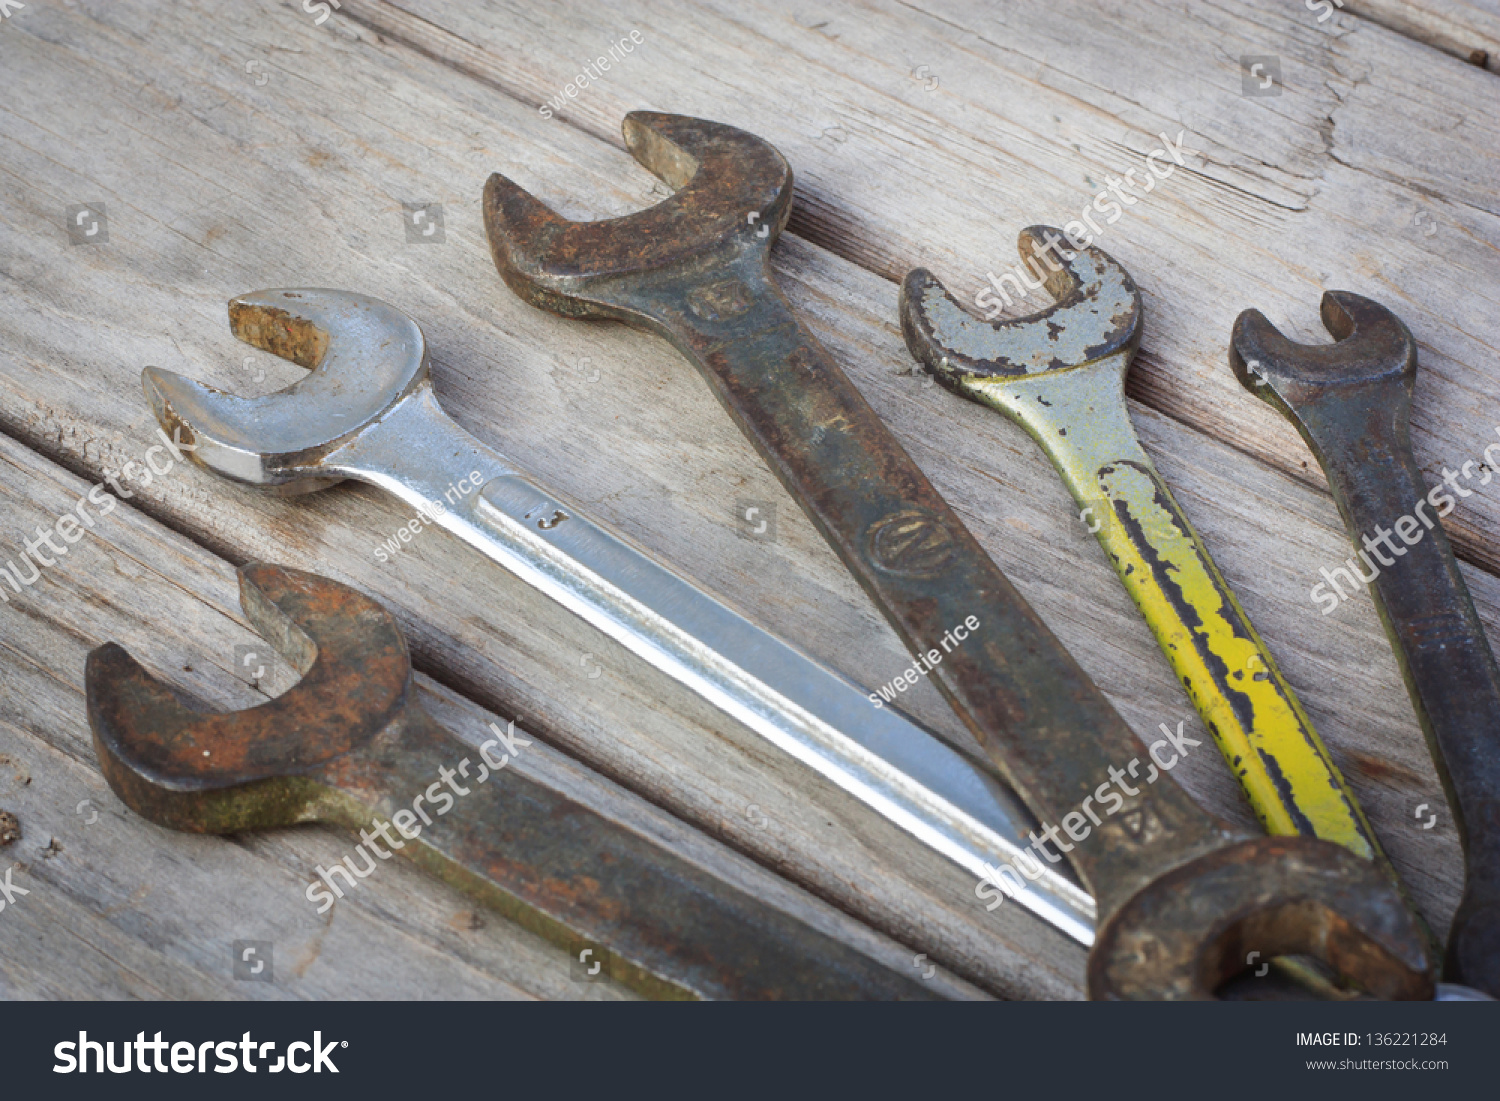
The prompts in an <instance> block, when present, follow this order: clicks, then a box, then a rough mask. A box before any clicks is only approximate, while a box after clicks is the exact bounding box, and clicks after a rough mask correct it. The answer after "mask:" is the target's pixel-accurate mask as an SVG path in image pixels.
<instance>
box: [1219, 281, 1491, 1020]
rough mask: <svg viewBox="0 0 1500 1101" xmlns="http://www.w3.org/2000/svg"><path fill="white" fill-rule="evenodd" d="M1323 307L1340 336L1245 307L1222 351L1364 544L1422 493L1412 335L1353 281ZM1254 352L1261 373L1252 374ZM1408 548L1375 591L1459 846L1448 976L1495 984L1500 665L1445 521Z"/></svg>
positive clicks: (1424, 493)
mask: <svg viewBox="0 0 1500 1101" xmlns="http://www.w3.org/2000/svg"><path fill="white" fill-rule="evenodd" d="M1322 318H1323V326H1324V328H1326V329H1327V330H1328V331H1329V333H1331V334H1332V335H1333V338H1334V340H1335V343H1333V344H1327V345H1316V346H1314V345H1306V344H1295V343H1293V342H1292V341H1290V340H1288V339H1287V338H1286V337H1285V336H1283V335H1282V334H1281V333H1280V332H1279V331H1278V330H1277V329H1276V328H1275V327H1274V326H1273V325H1272V324H1271V323H1270V322H1269V321H1267V320H1266V318H1265V315H1263V314H1262V313H1260V312H1259V311H1258V310H1246V311H1245V312H1244V313H1242V314H1240V316H1239V318H1238V319H1237V320H1236V321H1235V323H1234V333H1233V336H1232V337H1231V340H1230V349H1229V362H1230V365H1231V367H1232V368H1233V369H1234V372H1235V374H1236V376H1237V377H1238V378H1239V379H1240V381H1241V382H1242V383H1243V384H1244V385H1245V386H1246V387H1247V388H1248V389H1249V390H1250V392H1251V393H1253V394H1256V395H1257V396H1259V397H1260V398H1261V400H1263V401H1265V402H1267V403H1268V404H1269V405H1271V406H1272V407H1273V408H1274V409H1276V410H1278V411H1279V412H1281V413H1282V415H1284V416H1285V417H1287V418H1288V419H1289V420H1290V421H1291V422H1292V423H1293V424H1294V425H1296V426H1297V430H1298V431H1299V432H1300V433H1301V434H1302V438H1303V439H1304V440H1306V441H1307V445H1308V446H1309V447H1310V448H1311V449H1312V452H1313V454H1314V455H1315V456H1317V459H1318V463H1319V464H1320V465H1321V466H1322V468H1323V473H1324V474H1325V475H1326V476H1327V477H1328V485H1329V488H1330V489H1331V490H1332V491H1333V499H1334V502H1335V503H1336V504H1337V505H1338V509H1339V515H1340V516H1342V517H1343V520H1344V527H1345V528H1346V529H1347V530H1348V532H1349V537H1350V538H1351V539H1352V540H1353V541H1354V544H1355V547H1356V548H1358V547H1359V542H1360V536H1361V535H1362V534H1363V533H1366V532H1371V531H1376V530H1377V529H1378V528H1381V527H1384V526H1385V525H1387V524H1389V523H1391V522H1392V521H1393V520H1394V519H1395V518H1396V517H1399V516H1403V515H1405V514H1406V513H1407V512H1408V511H1409V510H1410V509H1411V508H1412V506H1413V503H1414V502H1417V501H1421V500H1423V499H1425V498H1426V497H1427V494H1428V486H1427V483H1426V480H1425V479H1424V478H1423V476H1422V471H1421V468H1420V467H1418V466H1417V461H1416V459H1415V458H1414V457H1413V455H1412V450H1411V400H1412V390H1413V388H1414V386H1415V384H1416V377H1417V345H1416V341H1414V340H1413V339H1412V336H1411V333H1410V332H1408V331H1407V328H1406V326H1405V325H1404V324H1402V322H1401V319H1400V318H1398V317H1397V316H1396V315H1395V314H1394V313H1392V312H1391V311H1390V310H1388V309H1386V308H1385V307H1384V306H1382V305H1381V304H1380V303H1378V302H1375V301H1372V300H1371V299H1368V298H1364V297H1362V296H1360V295H1357V294H1351V293H1349V292H1348V291H1329V292H1328V293H1327V294H1325V295H1323V302H1322ZM1252 362H1258V364H1259V368H1258V371H1257V372H1256V374H1257V375H1258V376H1259V377H1260V378H1263V379H1264V380H1265V385H1263V386H1256V385H1255V382H1256V381H1257V379H1256V378H1255V376H1252V375H1251V373H1250V371H1249V364H1250V363H1252ZM1405 550H1406V553H1405V554H1404V555H1401V556H1400V557H1398V558H1397V559H1396V560H1395V562H1394V564H1393V565H1391V566H1388V567H1386V568H1384V569H1382V570H1381V571H1380V572H1379V575H1378V576H1377V577H1376V578H1375V581H1374V582H1373V585H1372V588H1371V593H1372V595H1373V596H1374V599H1375V607H1376V609H1377V611H1378V612H1379V613H1380V621H1381V623H1382V624H1383V625H1384V627H1385V631H1386V634H1387V636H1389V638H1390V640H1391V646H1392V647H1393V649H1394V650H1395V653H1396V660H1397V662H1398V664H1399V665H1400V666H1401V672H1402V675H1403V677H1404V678H1405V680H1406V687H1407V692H1408V693H1409V694H1410V696H1411V700H1412V704H1413V705H1414V706H1415V708H1416V713H1417V719H1418V721H1419V722H1420V724H1421V727H1422V732H1423V733H1424V734H1425V735H1426V737H1427V742H1428V745H1429V747H1430V749H1431V751H1432V759H1433V763H1434V764H1435V765H1436V766H1437V772H1438V776H1439V777H1440V778H1441V780H1442V782H1443V786H1444V788H1445V789H1446V791H1447V794H1448V803H1449V805H1450V806H1451V807H1452V808H1453V816H1454V821H1455V823H1456V824H1457V826H1458V835H1459V839H1460V841H1461V842H1462V843H1463V846H1464V893H1463V898H1462V899H1461V900H1460V902H1459V906H1458V912H1457V913H1456V914H1455V915H1454V918H1453V926H1452V929H1451V930H1450V931H1449V934H1448V953H1447V962H1446V965H1445V968H1444V977H1445V978H1447V979H1448V980H1449V981H1450V982H1455V983H1463V984H1466V985H1468V986H1472V987H1477V988H1479V989H1480V990H1484V991H1486V992H1487V993H1489V994H1491V995H1497V996H1500V670H1497V668H1496V665H1495V658H1494V654H1493V653H1492V652H1491V651H1490V644H1489V640H1488V639H1486V638H1485V632H1484V626H1483V624H1482V623H1481V622H1480V620H1479V616H1478V614H1477V613H1476V612H1475V611H1474V602H1473V601H1472V600H1471V599H1470V598H1469V590H1468V587H1467V586H1466V585H1465V584H1464V579H1463V574H1462V573H1460V572H1459V568H1458V562H1457V561H1456V560H1455V558H1454V556H1453V548H1452V546H1451V544H1450V543H1449V542H1448V536H1447V534H1446V533H1445V532H1444V531H1443V526H1442V522H1441V521H1434V523H1433V524H1432V525H1431V527H1430V530H1427V531H1425V533H1424V535H1423V537H1422V538H1421V539H1420V540H1419V541H1418V542H1417V543H1416V544H1414V545H1408V546H1407V547H1406V548H1405Z"/></svg>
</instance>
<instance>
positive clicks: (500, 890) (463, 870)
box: [86, 563, 933, 999]
mask: <svg viewBox="0 0 1500 1101" xmlns="http://www.w3.org/2000/svg"><path fill="white" fill-rule="evenodd" d="M239 577H240V602H241V604H242V605H243V606H244V609H245V614H246V615H247V616H248V618H249V620H250V622H251V624H252V625H253V626H254V627H255V629H256V630H257V631H259V632H260V634H261V635H262V636H263V637H265V638H266V640H267V641H269V642H271V643H272V644H273V645H274V646H275V647H276V648H277V650H278V651H280V652H281V653H282V654H283V655H284V656H285V657H286V658H287V660H288V661H289V662H291V663H292V664H293V665H294V666H295V667H296V668H297V669H298V671H299V672H300V673H301V674H302V679H301V680H300V681H299V682H298V683H297V684H296V685H295V686H294V687H293V688H292V689H291V690H290V691H288V692H286V693H284V694H283V695H281V696H278V697H277V698H276V699H274V700H271V701H270V702H268V703H264V704H261V705H260V706H259V707H253V708H251V709H249V710H247V711H230V712H215V711H211V710H208V709H207V708H206V707H204V705H203V704H202V703H201V702H199V701H197V700H195V699H193V698H192V697H190V696H187V695H186V694H184V693H182V692H180V691H178V690H176V689H174V688H172V687H170V686H169V685H167V684H165V683H163V682H162V681H160V680H158V679H157V678H156V677H154V676H152V675H151V674H150V673H148V672H147V671H146V670H145V669H144V668H142V666H141V665H140V664H139V663H137V662H136V661H135V659H134V658H132V657H131V656H130V655H129V654H128V653H126V651H125V650H124V649H122V648H121V647H120V646H118V645H116V644H114V643H112V642H111V643H105V644H104V645H103V646H100V647H99V648H98V649H96V650H94V651H93V652H92V653H91V654H90V655H89V659H88V669H87V676H86V681H87V691H88V711H89V725H90V727H91V728H92V729H93V733H94V748H95V751H96V752H97V753H98V755H99V763H100V765H101V767H102V768H103V770H104V775H105V777H106V778H107V779H108V781H109V785H110V787H111V788H113V789H114V791H115V793H116V794H117V795H119V797H120V798H121V799H122V800H123V801H124V802H125V804H126V805H127V806H129V807H130V808H131V809H132V810H134V811H135V812H136V813H138V814H140V815H141V816H142V817H144V818H147V819H149V820H150V821H152V822H155V823H157V824H159V825H162V826H166V827H167V828H169V829H175V830H186V831H189V832H192V833H239V832H243V831H245V830H255V829H272V828H277V827H282V826H291V825H296V824H298V823H301V822H330V823H337V824H340V825H343V826H346V827H348V828H350V829H356V830H361V831H363V832H362V833H361V836H362V837H364V838H365V840H366V842H367V843H368V844H369V846H370V847H371V848H373V850H374V852H375V853H376V854H379V855H380V857H381V858H383V859H388V858H389V857H390V855H391V853H390V852H388V851H386V850H385V849H384V848H382V847H381V842H380V840H379V838H383V839H384V841H385V844H387V845H389V846H390V847H391V848H392V849H400V850H402V851H403V852H402V855H404V856H408V857H411V858H412V859H413V860H415V861H416V862H417V863H418V864H420V865H421V866H422V867H424V868H426V869H428V870H429V871H431V872H433V873H434V874H436V875H437V876H439V877H440V878H442V879H444V880H446V881H448V882H449V883H452V884H454V885H455V886H457V887H460V888H462V889H464V890H466V891H469V892H470V893H472V894H474V895H475V896H477V897H478V898H479V899H480V900H481V901H483V902H485V903H487V904H489V905H491V906H494V907H495V908H497V909H498V910H500V911H501V912H502V913H504V914H505V915H506V916H507V917H509V918H511V919H512V920H514V921H516V922H517V923H519V924H520V925H522V926H524V927H525V928H527V929H530V930H531V931H532V932H534V933H537V934H539V935H541V936H544V937H546V938H547V939H549V940H552V941H555V942H556V943H558V944H563V945H570V946H571V945H576V943H577V942H579V941H586V942H592V943H593V944H594V945H598V946H600V948H601V950H603V951H607V955H606V956H605V958H604V959H603V960H602V961H598V962H605V963H607V964H608V966H609V974H610V977H611V978H613V979H616V980H618V981H620V982H622V983H624V984H626V985H629V986H631V987H632V988H634V989H636V990H639V991H640V992H641V993H644V994H646V995H648V996H651V997H657V998H673V999H675V998H694V997H696V998H715V999H717V998H746V999H764V998H775V999H780V998H793V999H816V998H878V999H892V998H897V999H926V998H931V997H933V995H932V993H931V992H930V991H929V990H928V989H927V988H926V987H924V985H923V984H922V983H920V982H919V981H917V980H916V979H915V978H909V977H907V976H903V975H899V974H897V973H895V972H893V971H890V970H889V969H887V968H885V967H883V966H881V965H880V964H878V963H876V962H875V961H873V960H870V959H868V958H866V957H865V956H863V955H861V954H860V953H858V952H856V951H854V950H853V949H852V948H849V947H847V946H846V945H844V944H842V943H841V942H839V941H836V940H834V939H833V938H831V937H829V936H827V935H825V934H823V933H820V932H818V931H817V930H814V929H812V928H811V927H809V926H807V925H805V924H803V923H802V922H801V921H799V920H797V919H795V918H793V917H790V916H789V915H787V914H784V913H782V912H781V911H779V910H776V909H774V908H772V907H770V906H768V905H766V904H765V903H763V902H761V901H759V900H758V899H756V898H754V897H752V896H750V895H748V894H746V893H745V892H743V891H741V890H739V889H737V888H733V887H730V886H727V885H726V884H724V883H722V882H720V881H718V880H716V879H715V878H714V877H713V876H711V875H709V874H707V873H705V872H703V871H701V870H699V869H698V868H696V867H694V866H693V865H691V864H689V863H688V862H687V861H685V860H683V859H682V858H680V857H678V856H676V855H674V854H672V853H670V852H668V851H666V850H663V849H660V848H658V847H656V845H654V844H653V843H652V842H650V841H648V840H646V839H645V838H643V837H641V836H640V835H638V834H637V833H635V832H633V831H631V830H629V829H627V828H625V827H623V826H619V825H616V824H615V823H613V822H611V821H609V820H608V819H606V818H603V817H601V816H600V815H598V814H597V813H596V812H594V811H593V810H591V809H590V808H589V807H587V806H585V805H583V804H581V803H578V802H576V801H575V800H573V799H571V798H569V797H568V796H567V795H565V794H563V793H562V792H560V791H558V790H555V789H553V788H551V787H549V786H547V785H545V784H544V783H542V782H540V781H538V780H534V779H531V778H529V777H527V776H525V775H523V774H522V773H521V772H519V771H518V770H517V769H516V768H507V767H506V765H507V764H509V763H510V761H509V755H508V754H506V753H502V752H501V750H502V749H504V748H513V749H515V750H516V751H517V752H519V751H520V748H521V747H522V746H523V745H524V744H529V743H526V742H525V741H517V740H516V737H515V733H514V728H512V730H511V731H510V732H508V735H507V736H508V737H509V739H510V745H509V747H507V746H506V744H505V742H504V741H502V740H501V739H497V738H491V739H490V740H489V741H487V742H485V743H484V744H483V745H482V746H481V747H480V748H479V749H478V750H476V749H474V748H472V747H470V746H468V745H467V744H466V743H464V742H462V741H460V740H459V739H457V738H455V737H454V736H453V735H452V734H450V733H449V732H448V731H446V730H444V729H443V728H442V727H441V726H439V725H438V724H437V723H436V722H435V721H434V720H433V719H432V718H431V717H430V716H429V715H428V714H427V712H426V711H425V710H424V709H423V708H422V706H421V704H420V703H419V702H418V700H417V690H416V687H415V686H414V685H413V683H412V675H411V664H410V661H409V659H408V657H407V651H406V641H405V639H403V638H402V636H401V629H400V628H399V627H398V626H397V625H396V621H395V620H394V619H393V618H392V617H391V615H390V613H389V612H387V611H386V610H385V609H384V608H382V607H381V606H380V605H379V604H377V603H376V602H375V601H373V600H371V599H370V598H369V597H367V596H364V595H363V594H361V593H358V592H356V591H354V590H353V589H350V588H347V587H345V586H343V585H340V584H338V583H336V582H333V581H330V580H328V579H327V578H323V577H318V576H316V575H314V574H309V573H302V572H300V571H297V570H288V569H283V568H281V567H279V566H270V565H265V564H261V563H255V564H251V565H249V566H245V567H244V568H242V569H241V570H240V571H239ZM475 762H477V763H475ZM471 763H475V769H474V771H473V772H470V771H469V765H470V764H471ZM440 777H441V778H440ZM434 781H436V782H434ZM445 783H446V784H447V787H444V784H445ZM434 788H436V789H438V794H436V795H434V793H433V792H434ZM450 792H451V793H450ZM424 793H425V801H424ZM444 799H446V800H447V802H446V804H445V805H444V804H442V800H444ZM449 812H452V813H451V814H450V813H449ZM403 816H404V817H403ZM424 823H425V824H424ZM372 826H373V827H374V831H375V832H374V833H373V834H372V833H371V832H370V831H371V827H372ZM403 839H404V840H403ZM349 859H350V862H351V864H352V860H353V858H352V857H351V858H349ZM361 862H362V863H366V864H368V865H369V866H370V870H372V871H373V866H374V864H375V863H376V859H375V855H371V854H367V855H365V856H364V857H363V858H362V861H361ZM356 870H357V869H356ZM365 874H368V872H367V873H365Z"/></svg>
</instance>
